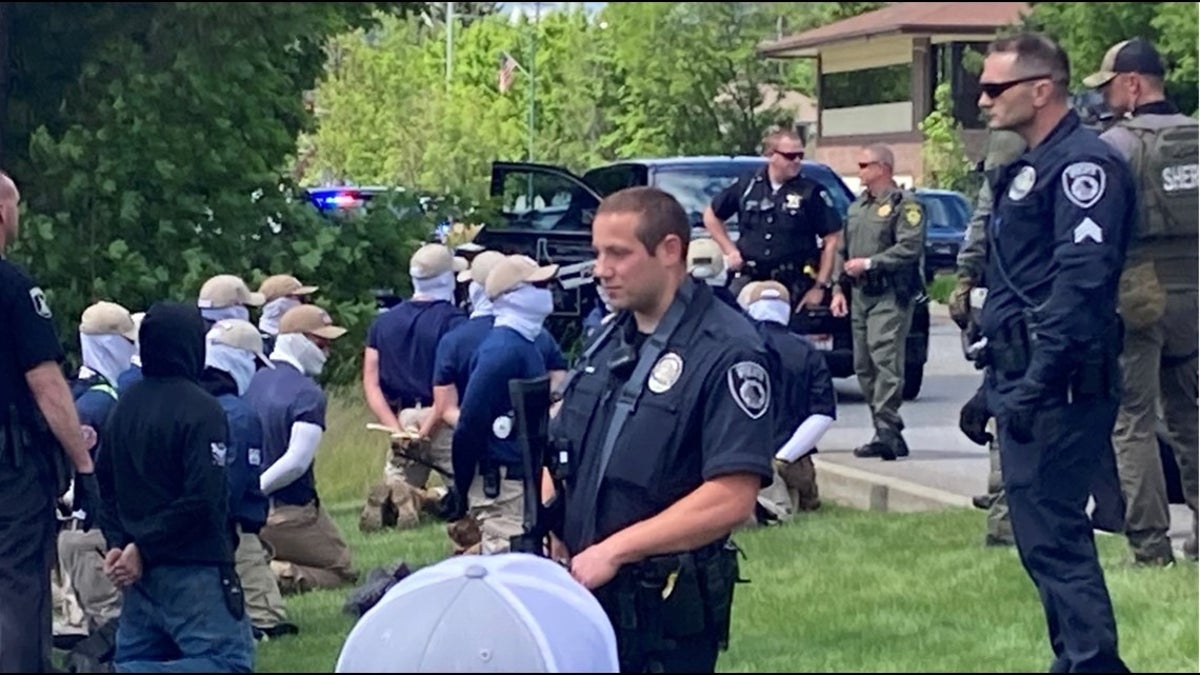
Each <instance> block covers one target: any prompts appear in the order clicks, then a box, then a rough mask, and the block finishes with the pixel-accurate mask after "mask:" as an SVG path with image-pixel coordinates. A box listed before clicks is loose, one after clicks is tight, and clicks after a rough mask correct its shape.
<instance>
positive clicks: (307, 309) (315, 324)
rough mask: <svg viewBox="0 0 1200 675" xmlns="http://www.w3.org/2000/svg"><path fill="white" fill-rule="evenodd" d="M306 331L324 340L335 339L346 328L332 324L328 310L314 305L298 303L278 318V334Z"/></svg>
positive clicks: (344, 332)
mask: <svg viewBox="0 0 1200 675" xmlns="http://www.w3.org/2000/svg"><path fill="white" fill-rule="evenodd" d="M287 333H308V334H311V335H316V336H317V337H322V338H325V339H326V340H336V339H338V338H340V337H342V336H343V335H345V334H346V329H345V328H342V327H341V326H335V325H333V319H331V318H330V317H329V312H326V311H325V310H323V309H321V308H320V307H318V306H316V305H299V306H297V307H293V308H291V309H289V310H288V311H286V312H284V314H283V318H281V319H280V320H279V334H280V335H285V334H287Z"/></svg>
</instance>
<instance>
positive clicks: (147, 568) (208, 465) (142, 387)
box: [96, 302, 254, 672]
mask: <svg viewBox="0 0 1200 675" xmlns="http://www.w3.org/2000/svg"><path fill="white" fill-rule="evenodd" d="M204 335H205V327H204V321H203V319H202V318H201V316H200V313H199V311H198V310H197V309H196V308H195V307H189V306H187V305H182V304H178V303H169V302H160V303H156V304H155V305H154V306H153V307H151V308H150V310H149V311H148V312H147V313H146V317H145V319H144V320H143V321H142V326H141V330H140V333H139V338H140V341H141V344H142V347H143V350H142V352H143V354H144V356H143V359H142V371H143V374H144V376H145V377H144V379H143V380H142V381H141V382H137V383H135V384H134V385H133V386H131V387H130V388H129V390H128V391H127V392H126V393H125V394H123V395H122V397H121V399H120V401H118V402H117V406H116V407H115V408H114V409H113V411H112V414H111V415H110V417H109V420H108V424H107V426H106V427H105V429H104V433H103V435H102V437H101V438H102V440H101V452H100V454H99V456H98V457H97V460H96V478H97V481H98V482H99V484H100V494H101V499H102V506H101V511H100V518H99V520H100V527H101V530H103V532H104V538H105V539H106V541H107V543H108V548H109V550H108V554H107V556H106V557H105V571H106V573H108V575H109V577H110V578H111V579H112V580H113V583H115V584H117V586H118V587H120V588H122V589H123V590H124V594H125V597H124V604H123V608H122V611H121V618H120V623H119V624H118V628H117V646H116V655H115V658H114V664H115V666H116V668H117V670H119V671H126V672H146V671H167V672H179V671H194V672H250V671H251V670H252V669H253V665H254V663H253V662H254V642H253V638H252V637H251V631H250V622H249V619H248V618H247V617H246V614H245V605H244V601H243V598H242V591H241V584H240V582H239V581H238V578H237V574H236V573H235V572H234V558H233V551H234V547H235V542H236V538H235V531H234V529H233V526H232V520H231V519H230V518H229V507H228V489H229V488H228V487H227V479H226V461H227V453H226V447H225V443H226V439H227V438H228V434H227V425H226V420H225V413H224V411H223V410H222V408H221V405H220V403H219V402H218V401H217V400H216V399H215V398H213V396H212V395H211V394H209V393H208V392H206V391H204V389H202V388H201V387H200V385H199V384H198V380H199V377H200V372H201V370H202V369H203V367H204V352H205V345H204Z"/></svg>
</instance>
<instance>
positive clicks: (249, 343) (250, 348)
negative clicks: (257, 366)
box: [208, 319, 275, 368]
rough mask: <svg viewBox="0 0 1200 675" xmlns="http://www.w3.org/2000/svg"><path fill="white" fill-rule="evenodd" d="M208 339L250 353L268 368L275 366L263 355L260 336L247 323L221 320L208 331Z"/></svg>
mask: <svg viewBox="0 0 1200 675" xmlns="http://www.w3.org/2000/svg"><path fill="white" fill-rule="evenodd" d="M208 339H210V340H212V341H213V342H216V343H218V344H223V345H228V346H230V347H234V348H236V349H241V350H243V351H247V352H250V353H251V354H253V355H255V356H257V357H258V360H259V361H262V362H263V363H264V364H266V366H267V367H268V368H274V367H275V364H273V363H271V361H270V359H268V358H267V355H266V354H264V353H263V341H262V334H260V333H259V332H258V329H257V328H255V327H254V324H252V323H250V322H249V321H243V320H241V319H221V320H220V321H218V322H216V323H214V324H213V327H212V328H210V329H209V330H208Z"/></svg>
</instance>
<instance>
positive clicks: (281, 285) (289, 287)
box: [258, 274, 320, 302]
mask: <svg viewBox="0 0 1200 675" xmlns="http://www.w3.org/2000/svg"><path fill="white" fill-rule="evenodd" d="M318 288H320V287H319V286H305V285H304V284H302V283H300V280H299V279H297V278H296V277H294V276H292V275H290V274H276V275H274V276H269V277H267V278H266V279H263V282H262V284H260V285H259V287H258V292H259V293H260V294H262V296H263V299H264V300H265V301H266V302H270V301H272V300H277V299H279V298H283V297H286V296H289V295H311V294H313V293H316V292H317V289H318Z"/></svg>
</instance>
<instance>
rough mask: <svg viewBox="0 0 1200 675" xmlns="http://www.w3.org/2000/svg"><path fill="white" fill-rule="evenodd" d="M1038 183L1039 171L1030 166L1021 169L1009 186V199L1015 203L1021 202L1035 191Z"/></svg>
mask: <svg viewBox="0 0 1200 675" xmlns="http://www.w3.org/2000/svg"><path fill="white" fill-rule="evenodd" d="M1036 182H1037V170H1036V169H1034V168H1033V167H1032V166H1029V165H1026V166H1023V167H1021V170H1020V171H1018V172H1017V175H1015V176H1013V179H1012V182H1011V183H1009V184H1008V198H1009V199H1011V200H1013V201H1014V202H1017V201H1021V199H1023V198H1024V197H1025V195H1027V194H1029V191H1030V190H1032V189H1033V184H1034V183H1036Z"/></svg>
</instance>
